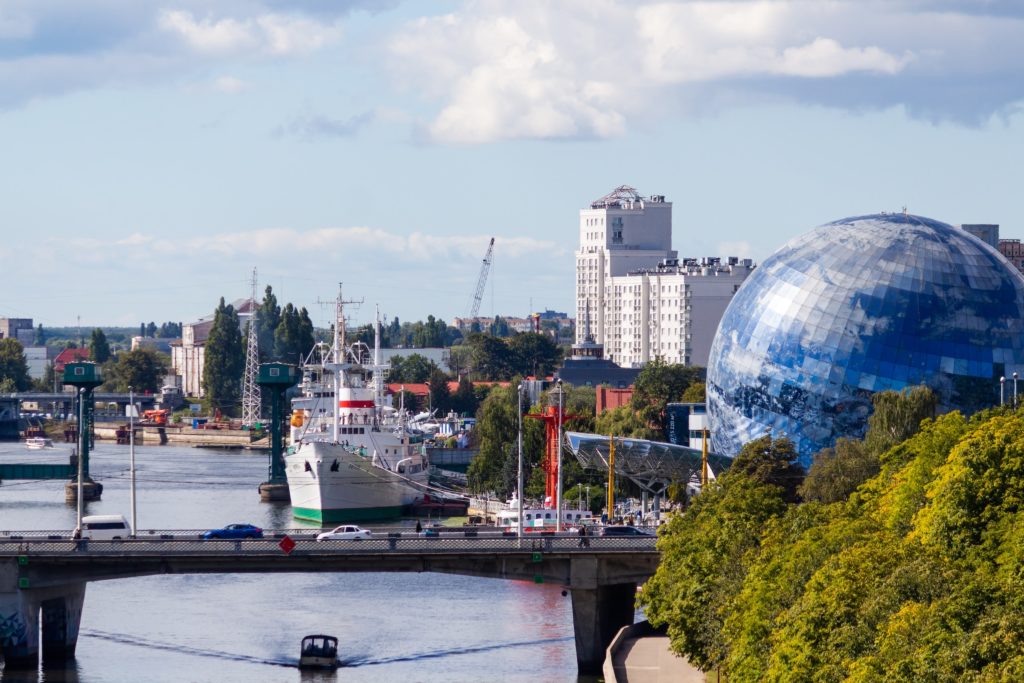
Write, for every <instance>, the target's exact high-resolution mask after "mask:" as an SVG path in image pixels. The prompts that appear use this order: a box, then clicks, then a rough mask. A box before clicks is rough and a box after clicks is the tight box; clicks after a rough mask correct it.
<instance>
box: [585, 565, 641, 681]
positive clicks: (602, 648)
mask: <svg viewBox="0 0 1024 683" xmlns="http://www.w3.org/2000/svg"><path fill="white" fill-rule="evenodd" d="M570 571H571V574H572V577H571V580H570V585H569V591H570V594H571V595H572V625H573V632H574V635H575V636H576V665H577V667H578V668H579V672H580V673H581V674H600V673H601V670H602V666H603V665H604V658H605V652H606V650H607V649H608V646H609V645H610V644H611V642H612V639H613V638H615V634H616V633H618V632H619V629H620V628H622V627H623V626H628V625H630V624H632V623H633V614H634V611H635V608H634V604H635V602H636V585H637V584H636V582H626V583H615V584H605V585H601V584H599V583H598V571H599V563H598V561H597V560H596V559H595V558H592V557H588V558H577V559H574V560H573V563H572V567H571V569H570Z"/></svg>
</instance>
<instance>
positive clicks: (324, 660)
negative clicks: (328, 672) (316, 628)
mask: <svg viewBox="0 0 1024 683" xmlns="http://www.w3.org/2000/svg"><path fill="white" fill-rule="evenodd" d="M299 668H300V669H337V668H338V639H337V638H335V637H334V636H325V635H313V636H306V637H305V638H303V639H302V652H301V653H300V654H299Z"/></svg>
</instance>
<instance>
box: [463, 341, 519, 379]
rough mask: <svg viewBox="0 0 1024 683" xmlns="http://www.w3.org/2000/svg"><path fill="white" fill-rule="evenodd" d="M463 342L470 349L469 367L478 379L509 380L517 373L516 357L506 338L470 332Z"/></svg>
mask: <svg viewBox="0 0 1024 683" xmlns="http://www.w3.org/2000/svg"><path fill="white" fill-rule="evenodd" d="M463 343H464V345H466V346H468V347H469V349H470V352H469V366H470V367H469V369H470V370H471V371H472V372H473V374H474V375H475V376H476V378H477V379H480V380H489V381H507V380H509V379H510V378H511V377H512V375H514V374H515V359H514V358H513V355H512V353H511V351H509V348H508V345H507V344H506V343H505V342H504V340H502V339H498V338H497V337H492V336H489V335H485V334H470V335H469V337H467V338H466V340H465V341H464V342H463Z"/></svg>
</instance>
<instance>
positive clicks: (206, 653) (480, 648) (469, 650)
mask: <svg viewBox="0 0 1024 683" xmlns="http://www.w3.org/2000/svg"><path fill="white" fill-rule="evenodd" d="M80 635H81V636H85V637H87V638H98V639H100V640H106V641H110V642H113V643H120V644H122V645H134V646H136V647H144V648H151V649H155V650H164V651H167V652H179V653H183V654H189V655H194V656H196V657H210V658H212V659H227V660H231V661H235V662H247V663H249V664H264V665H266V666H281V667H298V665H299V660H298V659H297V658H293V657H287V658H286V657H280V658H269V657H254V656H252V655H241V654H237V653H235V652H224V651H223V650H210V649H206V648H201V647H192V646H189V645H180V644H177V643H164V642H160V641H158V640H152V639H150V638H141V637H139V636H135V635H129V634H127V633H111V632H110V631H97V630H95V629H83V630H82V631H81V633H80ZM572 640H573V637H572V636H566V637H564V638H545V639H543V640H523V641H519V642H513V643H490V644H487V645H475V646H469V647H453V648H447V649H444V650H432V651H429V652H414V653H410V654H407V655H400V656H396V657H380V658H370V657H358V656H355V657H353V656H349V657H338V664H339V665H340V666H342V667H357V666H379V665H381V664H395V663H398V662H416V661H422V660H425V659H437V658H439V657H452V656H457V655H468V654H477V653H480V652H490V651H493V650H507V649H509V648H514V647H523V648H525V647H531V646H535V645H546V644H550V643H556V642H570V641H572Z"/></svg>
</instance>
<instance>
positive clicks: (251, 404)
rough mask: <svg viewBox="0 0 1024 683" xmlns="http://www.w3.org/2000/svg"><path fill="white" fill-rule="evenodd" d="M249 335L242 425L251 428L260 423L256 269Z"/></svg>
mask: <svg viewBox="0 0 1024 683" xmlns="http://www.w3.org/2000/svg"><path fill="white" fill-rule="evenodd" d="M249 310H250V314H249V335H248V339H247V340H246V345H245V374H244V375H242V424H244V425H246V426H249V427H251V426H252V425H254V424H256V423H257V422H259V421H260V386H259V385H258V384H256V375H257V374H258V373H259V364H260V351H259V341H258V338H259V337H258V335H257V330H256V323H257V322H258V320H257V309H256V269H255V268H253V269H252V298H250V299H249Z"/></svg>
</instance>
